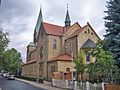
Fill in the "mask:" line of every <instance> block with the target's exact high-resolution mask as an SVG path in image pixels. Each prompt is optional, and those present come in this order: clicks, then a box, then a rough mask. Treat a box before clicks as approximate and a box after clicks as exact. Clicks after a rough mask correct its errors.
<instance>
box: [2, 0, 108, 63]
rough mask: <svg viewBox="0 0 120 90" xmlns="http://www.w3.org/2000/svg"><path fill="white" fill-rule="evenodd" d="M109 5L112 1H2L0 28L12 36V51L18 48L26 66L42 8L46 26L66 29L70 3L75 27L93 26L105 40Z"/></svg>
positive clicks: (72, 21)
mask: <svg viewBox="0 0 120 90" xmlns="http://www.w3.org/2000/svg"><path fill="white" fill-rule="evenodd" d="M106 1H108V0H1V6H0V27H1V28H2V29H3V30H4V31H5V32H8V33H9V39H10V43H9V48H16V49H17V50H18V51H19V52H20V53H21V55H22V59H23V61H24V62H25V61H26V51H27V48H26V47H27V45H28V44H29V42H32V41H33V32H34V28H35V25H36V22H37V18H38V14H39V10H40V7H41V6H42V14H43V21H44V22H48V23H53V24H57V25H61V26H64V21H65V15H66V10H67V3H68V5H69V6H68V7H69V8H68V9H69V15H70V18H71V24H73V23H75V22H78V23H79V24H80V25H81V26H84V25H86V24H87V22H89V23H90V25H91V26H92V27H93V29H94V30H95V31H96V33H97V34H98V35H99V36H100V38H101V39H103V35H104V34H105V27H104V21H105V20H104V19H103V18H104V16H105V15H106V14H105V13H104V11H106V10H107V9H106V7H105V6H106Z"/></svg>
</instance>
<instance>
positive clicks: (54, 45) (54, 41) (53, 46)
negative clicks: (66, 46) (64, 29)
mask: <svg viewBox="0 0 120 90" xmlns="http://www.w3.org/2000/svg"><path fill="white" fill-rule="evenodd" d="M52 48H53V49H56V39H55V38H54V39H53V45H52Z"/></svg>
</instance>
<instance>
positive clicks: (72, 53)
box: [70, 43, 74, 90]
mask: <svg viewBox="0 0 120 90" xmlns="http://www.w3.org/2000/svg"><path fill="white" fill-rule="evenodd" d="M72 46H73V44H72V43H71V48H70V49H71V62H72V90H74V83H73V78H74V76H73V48H72Z"/></svg>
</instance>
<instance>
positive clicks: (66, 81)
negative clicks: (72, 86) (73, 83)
mask: <svg viewBox="0 0 120 90" xmlns="http://www.w3.org/2000/svg"><path fill="white" fill-rule="evenodd" d="M65 83H66V88H68V80H65Z"/></svg>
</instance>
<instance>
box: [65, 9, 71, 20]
mask: <svg viewBox="0 0 120 90" xmlns="http://www.w3.org/2000/svg"><path fill="white" fill-rule="evenodd" d="M65 22H71V21H70V16H69V11H68V9H67V13H66V18H65Z"/></svg>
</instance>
